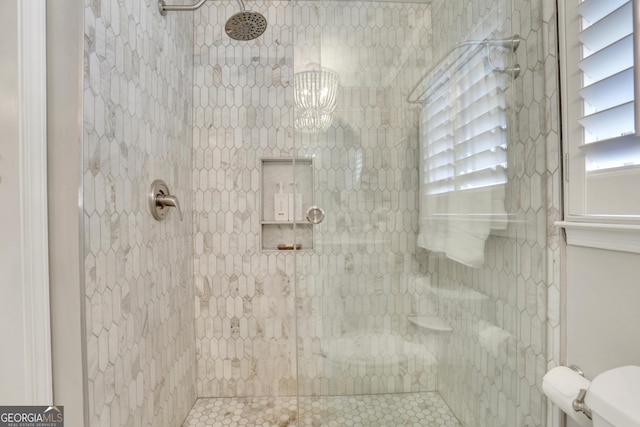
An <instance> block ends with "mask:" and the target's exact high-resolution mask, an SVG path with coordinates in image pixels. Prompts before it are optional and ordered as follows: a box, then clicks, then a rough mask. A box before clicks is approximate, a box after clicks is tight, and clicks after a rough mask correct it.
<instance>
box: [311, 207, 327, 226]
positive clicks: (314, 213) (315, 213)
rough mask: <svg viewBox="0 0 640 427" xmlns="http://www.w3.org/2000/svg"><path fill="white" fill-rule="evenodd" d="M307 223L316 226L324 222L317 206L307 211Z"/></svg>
mask: <svg viewBox="0 0 640 427" xmlns="http://www.w3.org/2000/svg"><path fill="white" fill-rule="evenodd" d="M307 221H309V222H310V223H311V224H313V225H316V224H320V223H321V222H322V221H324V211H323V210H322V209H321V208H319V207H318V206H311V207H310V208H309V209H307Z"/></svg>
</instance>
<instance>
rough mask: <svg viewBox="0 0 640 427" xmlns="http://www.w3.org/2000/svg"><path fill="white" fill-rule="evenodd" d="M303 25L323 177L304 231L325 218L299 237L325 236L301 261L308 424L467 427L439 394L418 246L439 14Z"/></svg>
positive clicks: (307, 118) (318, 12) (305, 84)
mask: <svg viewBox="0 0 640 427" xmlns="http://www.w3.org/2000/svg"><path fill="white" fill-rule="evenodd" d="M293 22H294V23H295V24H294V31H293V34H294V35H293V37H294V46H295V48H294V76H293V79H292V80H293V82H294V84H293V90H294V101H295V104H296V106H295V115H296V116H295V123H296V133H295V138H294V141H295V142H294V144H295V156H294V157H295V158H296V159H298V160H299V161H300V162H301V163H304V162H306V164H307V165H308V167H309V168H310V169H311V171H312V177H313V179H312V188H313V190H312V193H313V194H312V197H307V196H305V195H304V194H302V195H301V198H302V200H303V203H302V206H301V207H300V209H302V211H304V212H305V219H304V221H309V220H308V219H307V218H306V212H307V211H308V210H309V209H310V208H312V207H313V206H317V208H318V209H321V210H322V212H323V213H324V218H323V220H322V221H321V222H319V223H317V224H314V225H308V223H306V222H303V223H302V224H299V225H297V228H296V230H300V231H302V232H304V229H305V228H306V227H309V226H311V227H312V229H313V233H312V236H313V242H312V245H311V246H309V245H307V247H306V248H305V246H304V245H303V247H302V248H301V250H299V251H297V255H296V310H297V313H296V322H297V325H296V330H297V352H298V354H297V371H298V393H299V399H300V413H299V416H300V425H334V424H335V425H350V424H351V425H363V426H365V425H366V426H375V425H377V426H387V425H389V426H390V425H414V424H415V423H417V422H419V421H418V420H427V421H425V422H427V424H425V425H429V424H428V423H429V422H432V423H435V422H436V420H437V419H440V418H442V419H443V420H445V421H450V422H451V425H457V424H455V423H456V421H455V417H454V416H453V415H452V414H451V413H450V411H449V410H448V408H447V406H446V404H445V403H444V401H443V400H442V399H441V398H440V397H439V395H438V394H437V393H435V390H436V385H437V384H436V370H437V359H436V348H435V347H436V343H437V338H436V337H435V336H430V335H429V334H426V333H424V332H423V328H422V327H421V326H419V325H417V324H416V323H418V320H417V315H418V314H420V313H425V314H426V313H434V312H435V300H434V299H432V298H429V297H428V295H427V292H428V283H427V282H428V280H427V278H426V264H425V263H423V262H422V261H421V257H423V255H424V253H421V252H420V251H419V250H418V248H417V247H416V236H417V232H418V205H417V200H418V197H417V192H418V176H419V173H418V162H417V159H418V154H419V150H418V131H417V123H418V121H417V120H418V110H417V109H416V107H415V105H412V104H409V103H407V102H406V97H407V94H408V92H409V91H410V89H411V86H412V85H414V84H415V82H416V81H417V79H418V78H419V77H420V75H421V73H423V72H424V68H425V66H426V64H428V62H429V59H430V56H431V46H430V45H429V40H430V37H429V32H430V26H431V12H430V6H429V4H428V3H418V2H416V3H398V2H389V3H386V2H376V1H366V2H351V1H326V2H317V1H296V2H295V5H294V18H293ZM333 76H335V77H337V79H339V84H338V86H337V91H336V93H335V109H334V110H333V111H330V110H331V107H332V105H331V100H332V99H333V96H334V95H333V94H332V92H331V91H332V87H331V83H332V81H333V79H332V78H333ZM314 102H315V104H314ZM298 170H299V167H296V171H298ZM295 180H296V182H297V183H298V189H299V191H301V189H302V188H304V187H305V186H306V185H307V184H305V182H304V180H305V178H302V177H301V176H300V175H299V174H296V178H295ZM314 212H315V213H318V212H319V210H317V211H314V210H313V209H311V212H310V213H311V214H313V213H314ZM309 219H310V220H311V221H309V222H313V221H315V220H316V219H317V218H316V217H314V216H310V218H309ZM424 260H425V261H426V258H424ZM439 326H442V325H439ZM420 408H422V409H420ZM425 408H430V409H428V410H427V409H425ZM429 417H431V418H429ZM438 417H440V418H438ZM429 420H430V421H429ZM445 425H446V424H445Z"/></svg>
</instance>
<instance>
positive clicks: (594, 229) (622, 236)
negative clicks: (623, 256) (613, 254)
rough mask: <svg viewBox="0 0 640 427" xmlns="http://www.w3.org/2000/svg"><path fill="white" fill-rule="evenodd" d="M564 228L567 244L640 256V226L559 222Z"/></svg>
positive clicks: (590, 220) (558, 224)
mask: <svg viewBox="0 0 640 427" xmlns="http://www.w3.org/2000/svg"><path fill="white" fill-rule="evenodd" d="M555 225H556V226H558V227H561V228H564V229H565V232H566V233H567V244H569V245H571V246H582V247H587V248H596V249H607V250H611V251H622V252H630V253H636V254H640V225H638V224H622V223H620V224H616V223H603V222H592V219H589V222H580V221H575V220H573V221H558V222H556V223H555Z"/></svg>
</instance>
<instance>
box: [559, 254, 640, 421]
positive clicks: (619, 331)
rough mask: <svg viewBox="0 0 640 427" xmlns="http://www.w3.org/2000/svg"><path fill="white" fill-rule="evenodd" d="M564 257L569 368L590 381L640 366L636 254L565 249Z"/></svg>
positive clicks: (638, 260) (638, 257) (639, 283)
mask: <svg viewBox="0 0 640 427" xmlns="http://www.w3.org/2000/svg"><path fill="white" fill-rule="evenodd" d="M566 257H567V258H566V268H567V280H566V299H565V301H566V317H565V319H566V335H565V336H566V361H567V365H571V364H576V365H578V366H580V368H582V370H583V371H584V372H585V376H586V377H587V378H589V379H593V378H594V377H595V376H596V375H598V374H599V373H601V372H603V371H606V370H608V369H611V368H615V367H618V366H623V365H640V307H639V303H640V280H639V278H640V254H632V253H626V252H617V251H609V250H603V249H593V248H585V247H579V246H568V247H567V254H566ZM571 425H572V423H568V426H571Z"/></svg>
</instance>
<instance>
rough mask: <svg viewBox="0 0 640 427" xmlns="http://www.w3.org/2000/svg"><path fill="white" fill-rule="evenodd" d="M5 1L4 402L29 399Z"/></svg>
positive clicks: (11, 40)
mask: <svg viewBox="0 0 640 427" xmlns="http://www.w3.org/2000/svg"><path fill="white" fill-rule="evenodd" d="M17 4H18V3H17V1H15V0H12V1H7V2H4V3H3V12H2V15H1V18H0V40H2V43H0V64H2V66H1V67H0V94H1V96H0V134H1V135H2V140H1V142H0V200H2V204H3V206H4V208H3V209H1V210H0V230H1V231H0V235H1V236H2V237H1V238H0V291H1V292H2V298H0V337H1V339H2V348H3V351H2V352H0V404H2V405H9V404H28V403H29V402H28V395H27V386H26V384H25V375H26V372H25V369H26V366H25V363H26V361H25V358H26V356H25V343H24V339H25V336H24V333H23V330H24V325H23V322H22V319H23V316H22V310H23V289H22V286H21V283H22V275H21V258H20V255H21V252H22V251H21V235H20V227H21V220H20V217H21V215H20V193H19V189H20V170H19V169H20V168H19V166H20V162H19V160H18V157H19V150H18V144H19V139H18V106H19V103H18V96H19V93H18V92H19V90H18V61H17V59H18V24H17V22H18V7H17Z"/></svg>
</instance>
